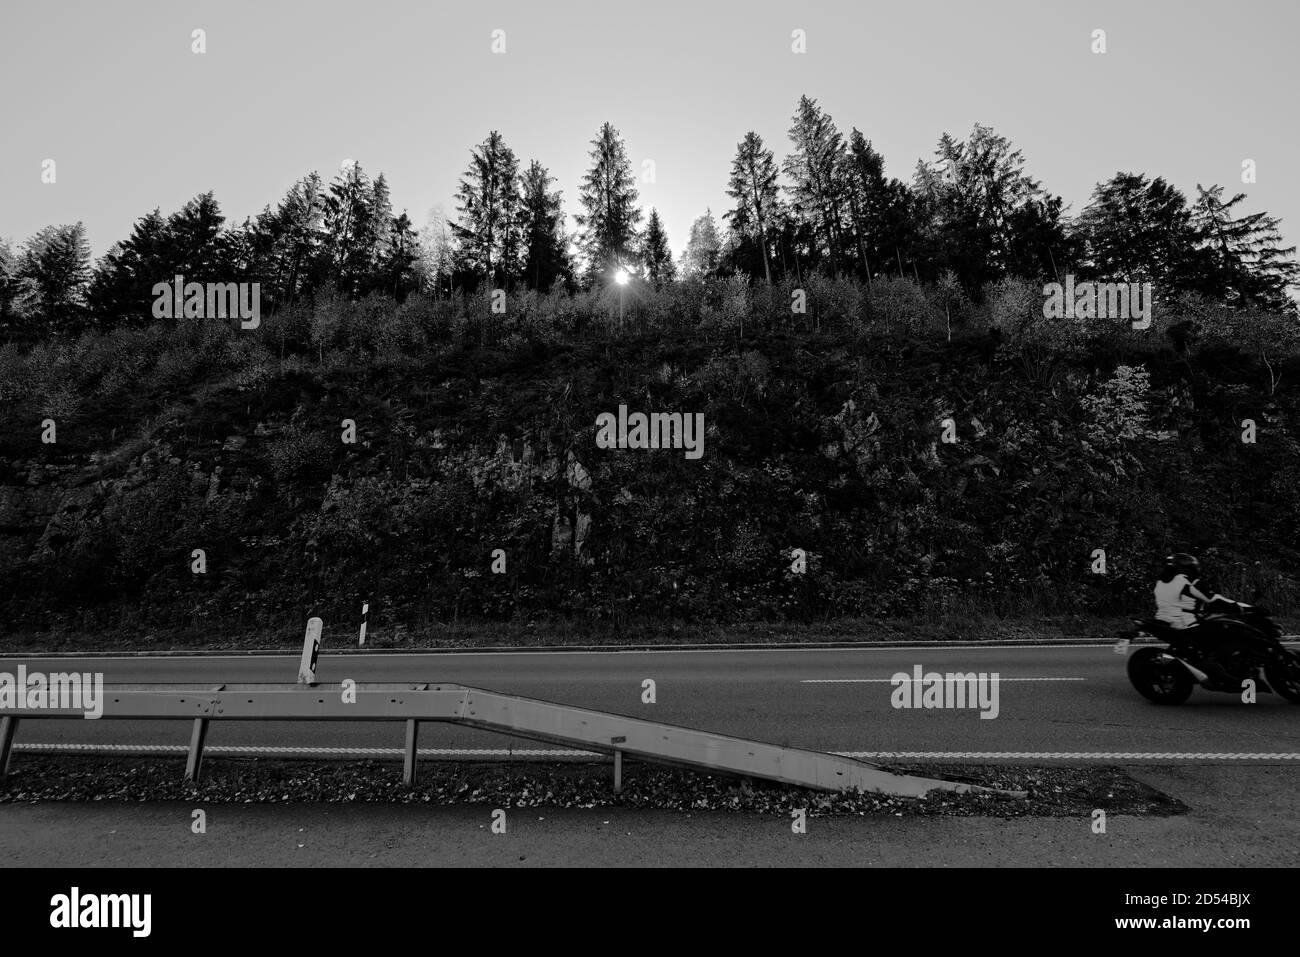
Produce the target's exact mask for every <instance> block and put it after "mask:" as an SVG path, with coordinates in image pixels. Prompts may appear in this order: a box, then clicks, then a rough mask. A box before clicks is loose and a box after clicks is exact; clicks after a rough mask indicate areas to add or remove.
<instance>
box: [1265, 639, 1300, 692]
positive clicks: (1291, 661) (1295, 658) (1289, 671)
mask: <svg viewBox="0 0 1300 957" xmlns="http://www.w3.org/2000/svg"><path fill="white" fill-rule="evenodd" d="M1264 677H1265V678H1266V679H1267V680H1268V685H1269V687H1270V688H1272V689H1273V690H1274V691H1276V692H1277V693H1278V694H1280V695H1281V696H1282V697H1283V698H1286V700H1287V701H1290V702H1291V703H1292V704H1300V654H1297V653H1296V652H1294V651H1291V650H1290V649H1288V650H1287V656H1286V658H1285V659H1284V660H1282V661H1271V662H1269V663H1268V664H1267V665H1265V666H1264Z"/></svg>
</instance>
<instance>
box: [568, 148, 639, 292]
mask: <svg viewBox="0 0 1300 957" xmlns="http://www.w3.org/2000/svg"><path fill="white" fill-rule="evenodd" d="M590 156H591V169H590V170H588V172H587V175H586V176H584V177H583V180H582V186H581V189H580V191H579V199H580V200H581V202H582V208H583V212H582V213H581V214H579V215H578V216H577V217H576V218H577V221H578V226H579V227H580V229H581V230H582V232H581V242H582V249H583V252H584V254H585V256H586V260H587V263H586V265H587V279H588V282H594V281H596V279H597V278H598V277H600V276H609V275H611V274H612V272H613V269H614V266H615V264H623V265H627V266H630V265H632V264H633V263H634V261H635V256H636V247H637V226H638V224H639V223H640V222H641V216H642V213H641V210H640V208H638V207H637V205H636V202H637V190H636V177H635V176H633V174H632V164H631V162H630V161H629V160H628V158H627V149H626V147H625V146H624V145H623V140H622V139H621V138H620V137H619V133H618V130H616V129H614V127H613V126H611V125H610V124H609V123H605V124H604V125H603V126H601V128H600V132H599V133H598V134H597V135H596V138H595V139H594V140H592V141H591V153H590Z"/></svg>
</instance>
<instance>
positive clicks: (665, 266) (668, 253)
mask: <svg viewBox="0 0 1300 957" xmlns="http://www.w3.org/2000/svg"><path fill="white" fill-rule="evenodd" d="M641 261H642V262H644V263H645V268H646V275H647V276H648V278H649V279H650V282H651V283H652V284H654V285H655V286H656V287H661V286H663V285H664V284H665V283H669V282H672V281H673V280H674V279H675V278H676V277H677V267H676V266H675V265H674V264H673V252H672V250H671V249H670V248H669V246H668V233H667V232H666V231H665V230H664V224H663V221H662V220H660V219H659V211H658V210H657V209H654V208H653V207H651V209H650V218H649V220H647V221H646V227H645V236H644V238H643V239H642V242H641Z"/></svg>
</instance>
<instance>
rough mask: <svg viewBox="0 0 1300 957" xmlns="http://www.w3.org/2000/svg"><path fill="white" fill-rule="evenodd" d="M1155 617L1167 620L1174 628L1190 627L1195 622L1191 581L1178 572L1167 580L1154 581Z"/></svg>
mask: <svg viewBox="0 0 1300 957" xmlns="http://www.w3.org/2000/svg"><path fill="white" fill-rule="evenodd" d="M1155 593H1156V618H1158V619H1159V620H1160V621H1167V622H1168V623H1169V624H1171V625H1173V626H1174V627H1175V628H1190V627H1191V626H1192V625H1194V624H1196V615H1195V614H1194V612H1195V611H1196V598H1195V597H1194V596H1193V595H1192V581H1191V579H1190V578H1188V577H1187V576H1186V575H1183V574H1178V575H1175V576H1174V577H1173V578H1172V579H1170V580H1169V581H1167V582H1162V581H1158V582H1156V588H1155Z"/></svg>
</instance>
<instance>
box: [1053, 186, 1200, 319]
mask: <svg viewBox="0 0 1300 957" xmlns="http://www.w3.org/2000/svg"><path fill="white" fill-rule="evenodd" d="M1077 229H1078V231H1079V235H1080V238H1081V239H1082V241H1083V243H1084V246H1085V255H1086V258H1087V263H1088V267H1089V268H1088V271H1089V273H1090V275H1091V277H1092V278H1096V279H1100V280H1105V281H1126V282H1139V281H1146V282H1152V283H1155V284H1157V285H1159V286H1161V287H1162V288H1161V289H1160V290H1158V292H1159V293H1163V292H1166V291H1174V290H1186V289H1193V288H1195V287H1196V286H1197V284H1198V283H1200V282H1202V281H1203V278H1204V268H1203V267H1204V265H1205V257H1204V256H1203V255H1201V254H1200V253H1199V252H1198V244H1199V238H1198V235H1197V231H1196V227H1195V226H1194V224H1193V223H1192V213H1191V210H1190V209H1189V208H1188V206H1187V199H1186V197H1185V196H1184V195H1183V194H1182V192H1180V191H1179V190H1177V189H1175V188H1174V187H1173V186H1171V185H1169V184H1168V183H1167V182H1165V180H1164V179H1162V178H1161V177H1156V178H1155V179H1154V180H1149V179H1147V178H1146V177H1145V176H1144V175H1142V174H1140V173H1116V174H1115V176H1114V177H1112V178H1111V179H1110V180H1108V181H1107V182H1105V183H1099V184H1098V185H1097V187H1096V189H1095V190H1093V194H1092V200H1091V201H1090V202H1089V204H1088V206H1087V207H1086V208H1085V209H1084V210H1083V213H1082V214H1080V216H1079V220H1078V223H1077Z"/></svg>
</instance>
